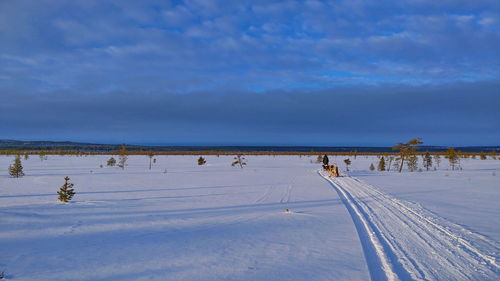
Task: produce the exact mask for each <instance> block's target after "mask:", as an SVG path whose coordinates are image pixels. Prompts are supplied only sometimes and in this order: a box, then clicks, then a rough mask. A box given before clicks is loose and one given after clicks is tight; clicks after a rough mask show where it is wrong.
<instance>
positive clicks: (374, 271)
mask: <svg viewBox="0 0 500 281" xmlns="http://www.w3.org/2000/svg"><path fill="white" fill-rule="evenodd" d="M319 174H320V175H321V176H323V177H324V178H325V179H326V180H327V181H328V182H330V183H331V185H332V186H333V187H334V189H335V190H336V191H337V193H338V194H339V196H340V197H341V199H342V201H343V203H344V205H345V206H346V208H347V210H348V211H349V213H350V215H351V217H352V219H353V222H354V224H355V227H356V230H357V231H358V235H359V238H360V240H361V245H362V248H363V251H364V254H365V259H366V262H367V265H368V269H369V271H370V276H371V279H372V280H377V281H378V280H388V281H392V280H500V274H499V265H498V264H497V263H496V258H495V257H494V256H493V255H496V253H498V247H497V246H496V244H495V243H493V242H491V241H489V240H488V239H487V238H485V237H482V236H480V235H478V234H475V233H471V232H470V231H466V230H464V229H463V228H461V227H460V226H458V225H455V224H453V223H451V222H447V221H446V220H444V219H443V218H439V217H437V216H436V215H431V213H430V212H425V210H423V209H421V208H416V207H414V205H415V204H413V203H410V202H407V201H403V200H400V199H396V198H394V197H392V196H390V195H388V194H385V193H383V192H381V191H379V190H378V189H376V188H375V187H373V186H371V185H369V184H367V183H364V182H362V181H360V180H359V179H357V178H354V177H336V178H330V177H328V176H327V175H325V174H323V173H322V172H319ZM441 223H442V224H443V225H442V224H441ZM471 241H474V242H475V241H478V243H481V244H482V245H485V246H484V248H486V250H487V251H488V252H493V253H492V254H489V253H488V254H487V253H484V252H485V251H486V250H483V249H481V250H479V249H478V248H476V247H475V246H473V243H471Z"/></svg>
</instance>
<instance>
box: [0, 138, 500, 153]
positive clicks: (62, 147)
mask: <svg viewBox="0 0 500 281" xmlns="http://www.w3.org/2000/svg"><path fill="white" fill-rule="evenodd" d="M120 148H121V145H118V144H116V145H115V144H92V143H77V142H49V141H15V140H0V154H3V155H13V154H47V155H58V154H59V155H107V154H118V152H119V151H120ZM126 148H127V154H128V155H149V154H151V153H154V154H155V155H234V154H246V155H318V154H330V155H357V154H363V155H380V154H393V153H395V152H394V150H393V149H392V147H361V146H359V147H326V146H143V145H126ZM448 148H449V147H445V146H420V147H419V149H418V151H419V152H422V153H423V152H425V151H428V152H431V153H444V152H445V151H446V150H447V149H448ZM455 149H456V150H457V151H460V152H461V153H468V154H471V155H472V154H477V153H480V152H485V153H500V146H467V147H455Z"/></svg>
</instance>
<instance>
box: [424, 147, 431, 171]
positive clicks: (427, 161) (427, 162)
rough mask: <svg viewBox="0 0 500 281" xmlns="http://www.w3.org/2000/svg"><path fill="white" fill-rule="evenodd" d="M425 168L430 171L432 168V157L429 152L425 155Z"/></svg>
mask: <svg viewBox="0 0 500 281" xmlns="http://www.w3.org/2000/svg"><path fill="white" fill-rule="evenodd" d="M423 161H424V168H425V169H426V170H427V171H429V169H430V168H431V167H432V157H431V154H430V153H429V151H426V152H425V154H424V159H423Z"/></svg>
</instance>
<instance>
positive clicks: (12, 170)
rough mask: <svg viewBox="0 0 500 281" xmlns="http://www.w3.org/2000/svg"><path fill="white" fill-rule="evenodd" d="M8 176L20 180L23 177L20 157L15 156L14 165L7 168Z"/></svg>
mask: <svg viewBox="0 0 500 281" xmlns="http://www.w3.org/2000/svg"><path fill="white" fill-rule="evenodd" d="M9 174H10V176H11V177H13V178H20V177H22V176H24V172H23V165H22V163H21V156H19V155H17V156H16V158H15V159H14V163H13V164H12V165H10V166H9Z"/></svg>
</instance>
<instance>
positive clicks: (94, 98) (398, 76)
mask: <svg viewBox="0 0 500 281" xmlns="http://www.w3.org/2000/svg"><path fill="white" fill-rule="evenodd" d="M499 50H500V5H499V4H498V0H491V1H489V0H484V1H482V0H477V1H470V0H463V1H462V0H455V1H451V0H450V1H449V0H441V1H435V0H401V1H385V0H377V1H375V0H374V1H361V0H346V1H319V0H307V1H303V0H293V1H292V0H290V1H287V0H283V1H271V0H265V1H264V0H253V1H251V0H249V1H245V0H241V1H227V0H184V1H180V0H179V1H136V0H116V1H103V0H68V1H63V0H31V1H30V0H2V1H0V139H22V140H72V141H90V142H106V143H138V144H186V145H193V144H210V145H213V144H221V145H230V144H243V145H266V144H267V145H392V144H393V143H395V142H398V141H404V140H407V139H409V138H413V137H422V138H423V140H424V142H425V143H426V144H434V145H499V144H500V52H499Z"/></svg>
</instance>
